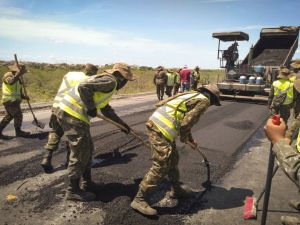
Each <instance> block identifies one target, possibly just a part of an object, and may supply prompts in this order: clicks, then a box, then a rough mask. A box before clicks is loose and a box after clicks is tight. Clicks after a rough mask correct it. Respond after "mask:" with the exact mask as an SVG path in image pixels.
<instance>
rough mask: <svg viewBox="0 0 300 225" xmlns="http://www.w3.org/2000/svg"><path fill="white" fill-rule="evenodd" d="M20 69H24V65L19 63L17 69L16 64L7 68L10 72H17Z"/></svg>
mask: <svg viewBox="0 0 300 225" xmlns="http://www.w3.org/2000/svg"><path fill="white" fill-rule="evenodd" d="M21 67H25V65H24V64H23V63H19V67H18V66H17V64H16V63H15V64H13V65H11V66H8V68H9V70H10V71H12V72H18V71H19V70H20V68H21Z"/></svg>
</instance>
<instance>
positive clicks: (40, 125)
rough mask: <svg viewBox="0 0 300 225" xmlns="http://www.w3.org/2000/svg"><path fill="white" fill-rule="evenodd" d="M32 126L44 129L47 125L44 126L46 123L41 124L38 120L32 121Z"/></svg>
mask: <svg viewBox="0 0 300 225" xmlns="http://www.w3.org/2000/svg"><path fill="white" fill-rule="evenodd" d="M32 124H33V125H34V126H36V127H39V128H41V129H44V127H45V124H44V123H42V122H40V121H37V120H33V121H32Z"/></svg>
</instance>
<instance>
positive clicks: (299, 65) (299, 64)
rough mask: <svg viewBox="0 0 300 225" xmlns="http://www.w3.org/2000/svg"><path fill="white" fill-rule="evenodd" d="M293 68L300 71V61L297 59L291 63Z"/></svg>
mask: <svg viewBox="0 0 300 225" xmlns="http://www.w3.org/2000/svg"><path fill="white" fill-rule="evenodd" d="M291 68H293V69H300V59H295V60H293V61H292V63H291Z"/></svg>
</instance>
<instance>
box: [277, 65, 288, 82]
mask: <svg viewBox="0 0 300 225" xmlns="http://www.w3.org/2000/svg"><path fill="white" fill-rule="evenodd" d="M289 75H290V70H289V69H288V68H286V67H283V68H281V69H280V71H279V75H278V76H277V78H282V79H289Z"/></svg>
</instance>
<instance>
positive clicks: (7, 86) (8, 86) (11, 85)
mask: <svg viewBox="0 0 300 225" xmlns="http://www.w3.org/2000/svg"><path fill="white" fill-rule="evenodd" d="M9 69H10V72H7V73H5V74H4V76H3V82H2V103H3V105H4V108H5V110H6V113H5V115H4V117H3V119H2V120H1V122H0V138H2V139H6V138H7V137H6V136H4V135H3V134H2V132H3V130H4V128H5V127H6V126H7V125H8V124H9V123H10V121H12V120H14V127H15V132H16V136H17V137H29V134H30V133H28V132H25V131H23V130H21V126H22V121H23V113H22V110H21V101H22V99H28V96H25V95H24V94H23V91H22V82H21V79H20V77H21V76H22V75H24V74H25V73H26V72H27V70H26V67H25V65H23V64H19V67H18V66H17V64H14V65H12V66H9Z"/></svg>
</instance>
